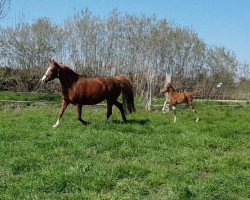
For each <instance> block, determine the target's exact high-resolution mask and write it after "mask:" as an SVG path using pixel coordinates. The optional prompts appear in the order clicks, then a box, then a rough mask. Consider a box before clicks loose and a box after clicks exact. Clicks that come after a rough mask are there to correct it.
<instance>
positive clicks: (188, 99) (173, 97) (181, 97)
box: [160, 83, 199, 122]
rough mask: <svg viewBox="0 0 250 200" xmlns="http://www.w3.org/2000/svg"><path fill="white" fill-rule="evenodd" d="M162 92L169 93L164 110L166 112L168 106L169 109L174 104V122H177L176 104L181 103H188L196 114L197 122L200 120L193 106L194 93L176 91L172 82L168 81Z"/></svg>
mask: <svg viewBox="0 0 250 200" xmlns="http://www.w3.org/2000/svg"><path fill="white" fill-rule="evenodd" d="M160 93H168V99H166V101H165V102H164V105H163V108H162V111H163V112H164V111H165V109H166V107H167V109H169V107H170V106H172V109H173V113H174V122H176V105H177V104H180V103H187V104H188V105H189V107H190V108H191V109H192V111H193V112H194V114H195V117H196V120H195V122H198V121H199V118H198V116H197V113H196V110H195V108H194V106H193V96H192V93H189V92H181V93H179V92H176V90H175V89H174V87H173V86H172V84H171V83H166V84H165V86H164V88H163V89H161V91H160Z"/></svg>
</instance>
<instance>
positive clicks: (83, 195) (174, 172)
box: [0, 104, 250, 200]
mask: <svg viewBox="0 0 250 200" xmlns="http://www.w3.org/2000/svg"><path fill="white" fill-rule="evenodd" d="M59 107H60V105H59V104H53V105H49V106H18V107H16V106H8V105H7V106H6V105H2V106H1V107H0V158H1V159H0V199H4V200H5V199H11V200H12V199H216V200H217V199H249V198H250V189H249V188H250V187H249V186H250V170H249V169H250V143H249V141H250V140H249V139H250V107H249V105H247V106H246V107H218V108H217V107H200V108H199V107H197V110H198V113H199V117H200V121H199V122H198V123H195V122H194V120H195V119H194V116H193V113H191V112H190V111H189V110H184V114H181V113H180V112H179V111H178V110H177V123H176V124H174V123H173V119H172V113H166V114H162V113H161V112H160V111H153V112H146V111H143V110H137V112H136V113H133V114H131V115H128V116H127V118H128V119H129V121H128V123H126V124H124V123H122V121H121V116H120V114H119V113H118V111H117V109H114V114H113V116H112V117H111V119H110V121H108V122H106V121H105V116H106V111H105V109H100V108H98V107H86V108H84V112H83V118H84V119H85V120H88V121H91V122H92V125H90V126H87V127H86V126H83V125H81V124H80V123H79V122H78V121H77V120H76V112H75V108H74V107H69V109H68V110H66V112H65V115H64V116H63V119H62V124H61V126H60V127H59V128H57V129H54V128H52V126H53V124H54V123H55V121H56V119H57V113H58V111H59Z"/></svg>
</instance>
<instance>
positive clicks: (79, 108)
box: [76, 104, 90, 125]
mask: <svg viewBox="0 0 250 200" xmlns="http://www.w3.org/2000/svg"><path fill="white" fill-rule="evenodd" d="M76 108H77V119H78V120H79V121H80V122H82V124H83V125H88V124H90V122H86V121H84V120H83V119H82V104H77V105H76Z"/></svg>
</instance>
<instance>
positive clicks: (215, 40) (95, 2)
mask: <svg viewBox="0 0 250 200" xmlns="http://www.w3.org/2000/svg"><path fill="white" fill-rule="evenodd" d="M85 8H89V10H90V11H91V12H92V13H93V14H94V15H98V16H101V17H103V16H107V15H108V14H109V13H110V12H111V11H112V10H113V9H115V8H117V9H118V10H119V11H120V12H122V13H126V12H127V13H129V14H137V15H140V14H145V15H146V16H152V15H156V17H157V18H159V19H168V20H171V21H174V22H176V23H177V24H179V25H181V26H186V27H191V28H193V30H194V31H195V32H196V33H197V34H198V35H199V37H200V38H201V39H203V40H204V42H205V43H206V44H208V45H216V46H225V47H226V48H227V49H229V50H232V51H233V52H234V53H235V54H236V56H237V58H238V59H239V60H240V61H241V62H245V61H247V62H248V63H250V0H12V2H11V12H10V13H9V16H8V18H7V19H5V20H2V21H1V22H0V23H1V26H2V27H5V26H12V25H14V24H15V22H16V21H18V20H17V19H18V18H19V16H20V13H24V14H25V19H26V20H28V21H31V22H32V21H34V20H35V19H37V18H40V17H48V18H49V19H51V20H52V21H53V22H55V23H63V21H64V20H65V19H67V18H68V17H69V16H72V15H73V14H74V13H75V12H77V11H79V10H81V9H85Z"/></svg>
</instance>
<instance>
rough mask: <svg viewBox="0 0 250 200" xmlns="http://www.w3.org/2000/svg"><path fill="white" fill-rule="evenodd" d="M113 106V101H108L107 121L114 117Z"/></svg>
mask: <svg viewBox="0 0 250 200" xmlns="http://www.w3.org/2000/svg"><path fill="white" fill-rule="evenodd" d="M112 106H113V103H112V102H111V101H107V120H108V119H109V118H110V116H111V115H112Z"/></svg>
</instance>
